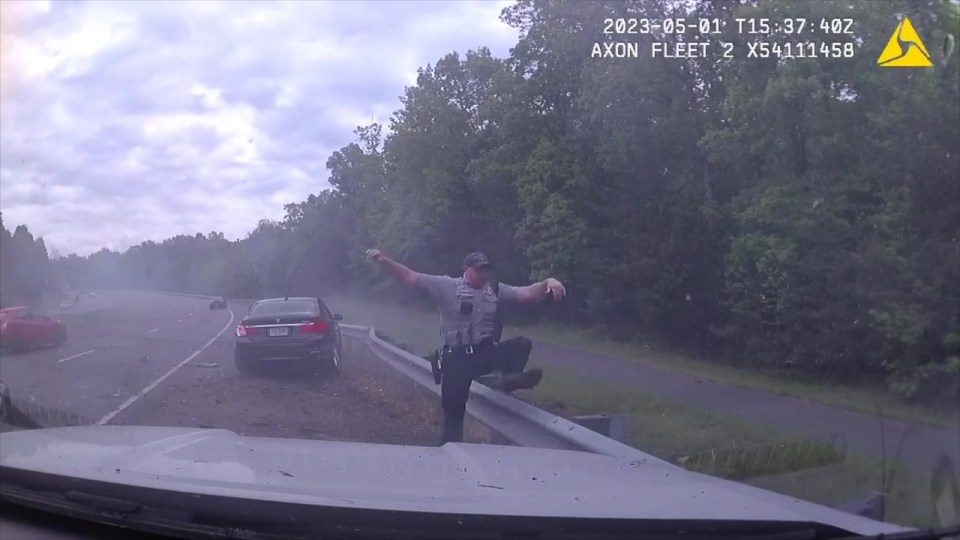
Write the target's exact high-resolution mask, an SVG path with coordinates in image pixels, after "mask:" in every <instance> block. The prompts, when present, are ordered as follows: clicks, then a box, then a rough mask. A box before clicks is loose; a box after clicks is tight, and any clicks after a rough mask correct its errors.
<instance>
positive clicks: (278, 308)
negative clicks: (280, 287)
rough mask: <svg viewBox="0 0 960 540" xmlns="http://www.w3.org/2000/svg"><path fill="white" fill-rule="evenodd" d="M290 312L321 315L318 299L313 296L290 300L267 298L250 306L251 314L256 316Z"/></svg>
mask: <svg viewBox="0 0 960 540" xmlns="http://www.w3.org/2000/svg"><path fill="white" fill-rule="evenodd" d="M288 313H309V314H310V315H319V314H320V310H319V308H318V307H317V301H316V300H314V299H312V298H291V299H289V300H267V301H265V302H259V303H257V304H254V306H253V307H252V308H250V315H251V316H254V317H259V316H269V315H285V314H288Z"/></svg>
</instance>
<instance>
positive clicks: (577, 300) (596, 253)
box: [3, 0, 960, 403]
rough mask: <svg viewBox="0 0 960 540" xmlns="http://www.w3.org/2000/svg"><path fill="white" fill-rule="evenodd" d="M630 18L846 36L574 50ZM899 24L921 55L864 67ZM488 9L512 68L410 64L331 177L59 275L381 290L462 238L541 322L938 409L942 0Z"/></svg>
mask: <svg viewBox="0 0 960 540" xmlns="http://www.w3.org/2000/svg"><path fill="white" fill-rule="evenodd" d="M681 4H686V5H687V7H686V8H682V7H679V6H680V5H681ZM683 9H690V10H692V11H689V12H683V11H682V10H683ZM629 16H636V17H666V16H673V17H677V16H685V17H688V18H690V19H691V20H692V19H694V18H697V17H705V18H720V19H724V20H726V21H728V22H729V24H728V25H727V27H726V30H724V32H723V33H722V34H721V35H716V36H710V37H709V38H708V39H710V40H712V41H714V45H717V43H716V42H717V41H720V40H725V41H733V42H736V43H737V44H738V46H739V47H740V49H741V50H743V49H745V47H746V42H747V41H750V40H753V39H754V38H753V37H750V36H749V35H747V34H745V33H738V32H736V31H735V30H734V28H735V27H736V25H735V24H734V23H733V22H732V20H733V18H734V17H770V18H771V19H774V20H782V19H783V18H784V17H806V18H807V20H808V21H809V22H810V24H815V23H814V22H812V21H817V20H819V18H821V17H826V18H830V17H848V18H852V19H853V20H854V21H855V24H854V26H853V31H854V35H853V36H851V39H853V40H856V41H857V42H858V43H860V45H859V46H858V47H859V48H858V50H857V52H856V55H855V57H854V58H852V59H851V58H847V59H823V58H821V59H793V60H783V61H777V60H775V59H766V60H757V59H746V58H745V57H743V55H741V56H740V57H738V58H734V59H722V58H720V57H719V56H717V55H714V56H711V57H708V58H703V59H688V60H681V59H671V60H664V59H662V58H651V57H649V55H647V54H643V55H641V57H640V58H636V59H629V60H626V59H624V60H616V59H602V60H600V59H591V58H590V50H591V46H592V44H593V43H594V42H596V41H604V40H606V39H609V36H606V35H604V34H603V33H602V28H603V18H605V17H629ZM901 16H909V17H910V18H911V20H912V21H913V23H914V25H915V26H916V27H917V28H918V31H919V32H920V35H921V37H922V38H923V39H924V40H925V41H926V43H927V47H928V49H930V50H931V53H932V54H933V56H934V60H935V61H936V62H937V64H938V65H937V66H936V67H934V68H929V69H884V68H879V67H877V65H876V57H877V55H878V54H879V53H880V50H881V49H882V48H883V45H884V44H885V43H886V40H887V39H888V38H889V36H890V34H891V33H892V32H893V29H894V28H895V27H896V23H897V21H898V17H901ZM502 19H503V20H504V21H506V22H507V23H509V24H511V25H513V26H514V27H516V28H518V29H519V31H520V40H519V42H518V43H517V45H516V47H514V48H513V49H512V51H511V55H510V57H509V58H505V59H500V58H494V57H493V56H492V55H491V53H490V51H489V50H487V49H485V48H480V49H478V50H476V51H469V52H467V53H466V54H465V55H460V54H457V53H451V54H448V55H445V56H444V57H442V58H440V59H439V61H437V63H436V64H435V65H432V66H426V67H424V68H422V69H421V70H420V71H419V74H418V77H417V82H416V84H415V85H413V86H411V87H408V88H406V89H405V91H404V93H403V97H402V98H401V102H402V107H401V109H400V110H398V111H397V112H396V113H395V114H394V116H393V118H392V119H391V121H390V123H389V126H388V127H389V130H388V133H387V132H386V130H384V127H383V126H380V125H378V124H373V125H370V126H364V127H361V128H358V129H357V131H356V135H357V140H356V142H355V143H351V144H348V145H347V146H345V147H343V148H341V149H340V150H338V151H336V152H334V153H333V155H332V156H330V158H329V159H328V161H327V167H328V169H329V170H330V179H329V182H330V186H331V189H329V190H327V191H320V192H319V193H318V194H316V195H312V196H310V197H309V198H308V199H307V200H306V201H303V202H300V203H296V204H290V205H287V207H286V212H287V215H286V217H285V218H284V219H283V220H282V221H280V222H278V223H271V222H261V223H260V224H259V225H258V226H257V228H256V229H255V230H254V231H253V232H252V233H251V234H250V235H249V236H248V237H247V238H244V239H242V240H239V241H227V240H225V239H223V237H222V235H220V236H218V235H215V234H212V235H208V236H206V237H204V236H201V235H197V236H195V237H188V236H180V237H175V238H172V239H169V240H166V241H164V242H161V243H159V244H156V243H152V242H147V243H145V244H143V245H141V246H137V247H135V248H132V249H130V250H128V251H127V252H125V253H124V254H122V255H120V254H116V253H111V252H106V251H104V252H100V253H97V254H94V255H92V256H90V257H87V258H85V259H83V260H82V261H79V260H78V259H77V258H70V257H68V258H65V259H62V260H61V261H58V265H59V266H60V272H61V274H64V275H72V276H83V279H86V280H87V281H89V282H91V283H96V284H98V285H130V286H140V287H151V288H165V289H177V290H188V291H197V292H200V291H203V292H208V293H220V294H226V295H230V296H237V295H241V296H255V295H262V294H281V293H290V294H294V293H303V294H314V293H316V294H323V293H324V291H332V290H341V289H343V288H355V289H358V290H361V291H366V292H371V293H374V294H378V295H382V294H398V291H399V288H398V287H396V285H395V284H393V283H391V282H390V281H389V280H387V279H386V278H385V276H383V275H382V274H380V273H378V272H376V270H375V269H374V268H373V267H372V266H371V265H369V264H366V263H365V262H364V261H363V253H364V251H365V250H366V249H367V248H369V247H374V246H378V247H381V248H383V249H384V250H386V251H387V252H388V253H389V254H390V255H392V256H394V257H395V258H397V259H398V260H401V261H402V262H405V263H407V264H409V265H410V266H412V267H414V268H415V269H417V270H420V271H424V272H431V273H445V274H455V273H458V272H459V271H460V261H461V260H462V257H463V255H464V254H465V253H467V252H470V251H474V250H477V249H480V250H484V251H487V252H488V253H489V254H490V255H491V256H492V257H493V258H494V260H495V261H496V264H497V268H498V272H499V278H500V279H501V280H503V281H506V282H508V283H522V282H527V281H530V280H534V279H541V278H544V277H547V276H555V277H558V278H560V279H562V280H564V281H565V282H566V283H567V284H568V286H569V292H570V297H569V300H568V301H566V302H564V303H563V304H561V305H556V306H551V307H549V308H546V309H544V310H543V312H544V313H548V314H550V315H551V316H553V317H556V318H559V319H562V320H566V321H570V322H575V323H577V324H584V325H591V326H602V327H603V328H606V329H608V330H609V331H610V332H611V333H612V334H615V335H618V336H621V337H634V336H640V335H643V336H660V337H662V338H664V339H666V340H669V341H671V342H672V343H674V344H676V345H679V346H682V347H687V348H689V349H692V350H693V351H695V352H697V353H700V354H702V355H704V356H706V357H708V358H710V359H712V360H716V361H729V362H733V363H736V364H739V365H742V366H746V367H750V368H756V369H761V370H764V371H770V372H776V373H783V374H787V375H789V376H792V377H804V378H812V379H836V380H838V381H847V382H851V383H853V382H856V383H866V382H870V383H874V384H877V383H878V384H886V385H887V386H888V388H889V389H890V390H891V391H892V392H894V393H896V394H898V395H901V396H904V397H906V398H910V399H913V400H921V401H923V400H925V401H930V402H940V403H956V401H955V400H956V399H957V398H958V397H960V396H957V394H958V392H960V390H958V389H960V373H958V360H957V359H958V357H960V314H958V308H957V306H958V305H960V270H958V268H960V240H958V238H960V182H958V181H957V179H958V177H960V147H958V146H960V132H958V126H960V71H958V66H960V62H958V61H957V58H958V57H960V54H955V55H954V57H953V59H952V60H949V61H947V60H944V59H943V58H942V55H941V49H942V47H941V44H942V43H943V40H944V39H946V35H947V33H949V32H953V33H954V34H956V32H957V26H956V21H957V20H960V19H958V18H957V7H956V4H953V3H950V2H947V1H940V0H920V1H912V0H911V1H906V0H900V1H890V2H868V1H864V0H849V1H843V2H841V1H837V2H807V1H798V0H790V1H772V0H758V1H750V2H745V1H744V2H717V1H707V0H701V1H699V2H693V3H690V2H688V3H677V2H673V1H669V0H650V1H645V2H605V1H598V2H561V1H546V0H543V1H536V0H521V1H518V2H517V3H516V4H515V5H513V6H511V7H508V8H507V9H505V10H504V12H503V14H502ZM794 37H795V36H794ZM955 37H960V36H955ZM636 38H637V40H638V41H639V42H640V44H641V49H642V50H646V49H645V47H649V44H650V43H651V42H653V41H668V42H669V41H675V40H677V39H678V38H677V36H676V35H669V34H658V33H654V34H650V35H640V36H636ZM774 38H777V39H781V40H786V39H788V38H789V39H792V38H791V37H790V36H785V35H777V36H773V37H772V38H771V39H774ZM838 39H840V38H838ZM843 39H846V38H843ZM251 225H252V224H251ZM5 234H6V233H5ZM19 234H21V237H24V238H25V236H24V235H23V234H22V233H19ZM13 236H16V234H15V235H13ZM10 238H11V237H10V235H6V236H4V238H3V241H4V246H7V245H8V244H10V245H12V244H11V242H12V241H13V240H11V239H10ZM24 242H25V243H29V242H26V240H24ZM25 245H26V244H25ZM4 249H7V248H4ZM3 259H4V261H6V260H7V257H6V256H4V257H3ZM38 261H39V259H38ZM5 264H6V263H5ZM38 264H39V262H38ZM4 268H6V266H5V267H4ZM6 273H7V272H4V274H6ZM15 279H16V280H28V278H27V277H26V276H22V275H21V276H20V277H17V278H15ZM950 399H952V400H953V401H949V400H950Z"/></svg>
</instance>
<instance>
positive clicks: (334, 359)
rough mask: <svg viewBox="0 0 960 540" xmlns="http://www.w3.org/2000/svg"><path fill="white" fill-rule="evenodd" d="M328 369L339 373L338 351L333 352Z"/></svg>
mask: <svg viewBox="0 0 960 540" xmlns="http://www.w3.org/2000/svg"><path fill="white" fill-rule="evenodd" d="M330 368H331V371H333V372H334V373H340V351H338V350H337V349H334V350H333V356H332V357H331V359H330Z"/></svg>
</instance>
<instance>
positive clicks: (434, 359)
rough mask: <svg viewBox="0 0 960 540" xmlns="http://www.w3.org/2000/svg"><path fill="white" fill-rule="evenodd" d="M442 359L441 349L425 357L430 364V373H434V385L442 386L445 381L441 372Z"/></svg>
mask: <svg viewBox="0 0 960 540" xmlns="http://www.w3.org/2000/svg"><path fill="white" fill-rule="evenodd" d="M440 357H441V352H440V349H434V350H433V352H431V353H430V354H428V355H427V356H425V357H424V358H426V359H427V361H428V362H430V371H431V372H432V373H433V383H434V384H440V382H441V381H442V380H443V373H442V371H441V366H440Z"/></svg>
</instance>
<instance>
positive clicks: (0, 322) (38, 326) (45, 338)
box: [0, 307, 67, 349]
mask: <svg viewBox="0 0 960 540" xmlns="http://www.w3.org/2000/svg"><path fill="white" fill-rule="evenodd" d="M65 341H67V327H66V326H65V325H64V324H63V322H62V321H58V320H56V319H51V318H50V317H48V316H46V315H41V314H39V313H37V312H35V311H33V310H32V309H30V308H28V307H9V308H4V309H0V346H3V347H9V348H12V349H29V348H33V347H42V346H44V345H61V344H63V343H64V342H65Z"/></svg>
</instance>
